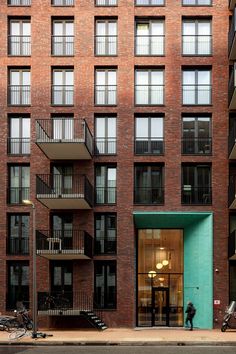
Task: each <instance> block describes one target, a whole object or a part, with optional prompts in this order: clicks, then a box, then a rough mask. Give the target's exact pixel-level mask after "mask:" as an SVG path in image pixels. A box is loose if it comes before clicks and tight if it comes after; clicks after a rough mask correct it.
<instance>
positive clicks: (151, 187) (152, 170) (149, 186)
mask: <svg viewBox="0 0 236 354" xmlns="http://www.w3.org/2000/svg"><path fill="white" fill-rule="evenodd" d="M162 184H163V182H162V166H158V165H137V166H135V190H134V203H135V204H163V202H164V193H163V188H162Z"/></svg>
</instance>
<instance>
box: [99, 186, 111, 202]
mask: <svg viewBox="0 0 236 354" xmlns="http://www.w3.org/2000/svg"><path fill="white" fill-rule="evenodd" d="M115 203H116V187H96V204H115Z"/></svg>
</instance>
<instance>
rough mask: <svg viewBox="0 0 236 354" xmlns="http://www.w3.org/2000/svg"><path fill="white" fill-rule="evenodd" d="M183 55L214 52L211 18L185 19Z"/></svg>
mask: <svg viewBox="0 0 236 354" xmlns="http://www.w3.org/2000/svg"><path fill="white" fill-rule="evenodd" d="M182 50H183V55H210V54H211V52H212V38H211V20H200V19H197V20H192V19H190V20H187V19H186V20H184V21H183V47H182Z"/></svg>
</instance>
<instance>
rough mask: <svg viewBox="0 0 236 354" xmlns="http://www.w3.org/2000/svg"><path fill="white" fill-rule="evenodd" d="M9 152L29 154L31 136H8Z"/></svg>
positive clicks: (11, 153)
mask: <svg viewBox="0 0 236 354" xmlns="http://www.w3.org/2000/svg"><path fill="white" fill-rule="evenodd" d="M7 153H8V154H10V155H29V154H30V138H7Z"/></svg>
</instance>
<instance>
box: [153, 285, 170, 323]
mask: <svg viewBox="0 0 236 354" xmlns="http://www.w3.org/2000/svg"><path fill="white" fill-rule="evenodd" d="M152 326H169V289H168V288H164V287H158V288H152Z"/></svg>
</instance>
